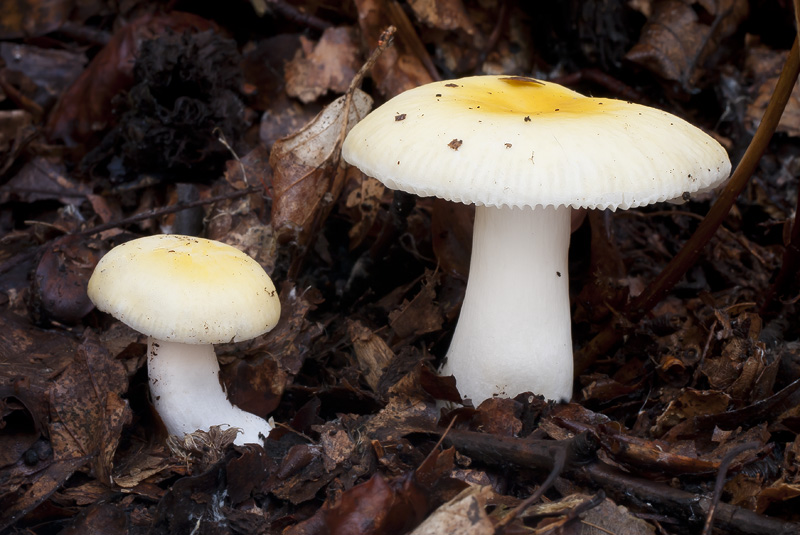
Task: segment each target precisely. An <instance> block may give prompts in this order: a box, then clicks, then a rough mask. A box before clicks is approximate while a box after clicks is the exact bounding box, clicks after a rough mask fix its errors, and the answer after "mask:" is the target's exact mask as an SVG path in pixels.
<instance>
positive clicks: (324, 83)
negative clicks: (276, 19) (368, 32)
mask: <svg viewBox="0 0 800 535" xmlns="http://www.w3.org/2000/svg"><path fill="white" fill-rule="evenodd" d="M357 41H358V40H357V37H356V35H355V32H354V31H353V29H352V28H349V27H338V28H328V29H327V30H325V31H324V32H323V33H322V37H321V38H320V40H319V42H318V43H317V44H316V45H315V44H313V43H312V42H311V41H310V40H309V39H307V38H306V37H304V36H301V37H300V42H301V49H300V50H298V51H297V53H296V55H295V57H294V59H292V61H290V62H289V63H288V64H287V65H286V93H287V94H288V95H289V96H291V97H297V98H299V99H300V100H301V101H302V102H304V103H308V102H313V101H314V100H316V99H317V98H318V97H320V96H322V95H324V94H325V93H327V92H328V91H333V92H335V93H344V92H345V91H346V90H347V88H348V86H349V85H350V80H352V79H353V77H354V76H355V74H356V71H357V70H358V67H359V61H358V45H357V44H356V43H357Z"/></svg>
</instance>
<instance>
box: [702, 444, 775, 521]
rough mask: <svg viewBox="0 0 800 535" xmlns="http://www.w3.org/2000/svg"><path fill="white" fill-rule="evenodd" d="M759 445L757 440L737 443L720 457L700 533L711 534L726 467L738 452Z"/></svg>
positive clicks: (755, 447) (726, 473)
mask: <svg viewBox="0 0 800 535" xmlns="http://www.w3.org/2000/svg"><path fill="white" fill-rule="evenodd" d="M760 447H761V444H760V443H758V442H747V443H745V444H739V445H738V446H736V447H735V448H732V449H731V450H730V451H729V452H728V453H727V454H726V455H725V457H724V458H723V459H722V462H720V464H719V471H718V472H717V479H716V481H715V482H714V495H713V496H712V497H711V505H710V506H709V507H708V513H706V525H705V526H703V534H702V535H711V526H713V525H714V513H715V512H716V510H717V506H718V505H719V499H720V497H721V496H722V488H723V487H724V486H725V477H726V476H727V475H728V467H729V466H730V465H731V463H732V462H733V460H734V459H735V458H736V456H737V455H739V454H740V453H742V452H744V451H747V450H753V449H757V448H760Z"/></svg>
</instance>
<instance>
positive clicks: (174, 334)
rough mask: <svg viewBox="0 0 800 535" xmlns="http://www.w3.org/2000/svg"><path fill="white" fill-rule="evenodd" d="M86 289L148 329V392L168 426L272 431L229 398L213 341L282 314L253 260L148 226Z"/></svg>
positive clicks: (242, 437)
mask: <svg viewBox="0 0 800 535" xmlns="http://www.w3.org/2000/svg"><path fill="white" fill-rule="evenodd" d="M88 293H89V298H90V299H91V300H92V301H93V302H94V304H95V305H96V306H97V308H99V309H100V310H102V311H104V312H108V313H109V314H111V315H112V316H114V317H115V318H117V319H119V320H120V321H122V322H123V323H125V324H126V325H128V326H130V327H131V328H133V329H135V330H137V331H139V332H141V333H143V334H146V335H147V373H148V376H149V380H150V393H151V395H152V398H153V404H154V405H155V408H156V411H158V414H159V416H161V419H162V421H163V422H164V425H165V426H166V428H167V431H168V432H169V433H170V434H172V435H178V436H181V437H182V436H183V435H184V434H186V433H192V432H194V431H196V430H198V429H202V430H206V431H207V430H208V429H209V428H210V427H211V426H214V425H223V426H224V425H227V426H230V427H236V428H239V429H240V430H241V433H239V434H238V435H237V437H236V439H235V440H234V442H235V443H236V444H247V443H257V444H260V443H261V441H262V439H263V437H264V436H266V435H267V434H269V431H270V429H271V428H270V425H269V424H268V423H267V421H266V420H264V419H263V418H261V417H259V416H256V415H255V414H252V413H249V412H246V411H243V410H242V409H240V408H239V407H236V406H234V405H233V404H231V402H230V401H228V398H227V396H226V394H225V391H224V390H223V388H222V385H221V384H220V381H219V362H218V361H217V356H216V354H215V352H214V346H213V344H220V343H227V342H239V341H243V340H249V339H251V338H255V337H256V336H259V335H260V334H263V333H265V332H267V331H269V330H270V329H272V328H273V327H274V326H275V324H276V323H277V322H278V318H279V317H280V310H281V308H280V301H279V299H278V296H277V293H276V291H275V286H274V285H273V284H272V280H271V279H270V278H269V276H268V275H267V274H266V272H265V271H264V269H263V268H262V267H261V266H260V265H259V264H258V263H257V262H256V261H255V260H253V259H252V258H250V257H249V256H248V255H246V254H245V253H243V252H241V251H239V250H238V249H236V248H235V247H231V246H230V245H226V244H224V243H220V242H217V241H213V240H206V239H203V238H195V237H192V236H179V235H174V234H170V235H166V234H165V235H157V236H149V237H146V238H139V239H136V240H132V241H129V242H126V243H123V244H122V245H118V246H117V247H114V248H113V249H112V250H111V251H109V252H108V253H107V254H106V255H105V256H104V257H103V258H101V259H100V262H98V264H97V267H96V268H95V270H94V273H93V274H92V277H91V279H89V287H88Z"/></svg>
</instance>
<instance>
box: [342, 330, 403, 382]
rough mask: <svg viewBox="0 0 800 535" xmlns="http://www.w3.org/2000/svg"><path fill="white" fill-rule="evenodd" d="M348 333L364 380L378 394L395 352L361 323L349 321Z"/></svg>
mask: <svg viewBox="0 0 800 535" xmlns="http://www.w3.org/2000/svg"><path fill="white" fill-rule="evenodd" d="M347 333H348V334H349V335H350V341H351V342H352V343H353V351H354V353H355V356H356V360H358V364H359V367H360V368H361V372H362V373H363V374H364V379H365V380H366V381H367V384H368V385H369V387H370V388H372V390H374V391H376V392H377V391H378V382H379V381H380V379H381V375H383V372H384V370H385V369H386V367H387V366H389V364H390V363H391V362H392V360H393V359H394V352H393V351H392V350H391V348H390V347H389V345H388V344H387V343H386V342H385V341H384V340H383V338H381V337H380V336H378V335H377V334H375V333H374V332H372V331H371V330H369V329H368V328H367V326H366V325H364V324H363V323H361V322H360V321H349V322H348V325H347Z"/></svg>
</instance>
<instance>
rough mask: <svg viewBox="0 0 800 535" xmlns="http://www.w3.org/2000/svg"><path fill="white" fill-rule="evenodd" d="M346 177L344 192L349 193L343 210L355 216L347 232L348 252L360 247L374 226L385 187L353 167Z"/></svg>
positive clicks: (349, 169)
mask: <svg viewBox="0 0 800 535" xmlns="http://www.w3.org/2000/svg"><path fill="white" fill-rule="evenodd" d="M347 177H348V180H347V185H346V186H345V191H347V190H348V189H349V192H348V193H347V194H346V195H347V197H346V199H345V208H346V209H348V210H349V211H350V212H351V213H355V214H356V215H355V216H354V219H355V223H354V224H353V226H352V227H350V230H349V231H348V232H347V235H348V237H349V238H350V250H353V249H355V248H356V247H358V246H359V245H361V243H362V242H363V241H364V238H366V237H367V235H368V234H369V231H370V230H371V229H372V227H373V225H374V224H375V220H376V218H377V217H378V213H379V211H380V205H381V199H382V198H383V195H384V193H385V192H386V187H385V186H384V185H383V184H382V183H381V182H379V181H378V180H376V179H374V178H372V177H368V176H366V175H364V173H362V172H361V171H360V170H359V169H358V168H357V167H355V166H351V167H349V168H348V170H347Z"/></svg>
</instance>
